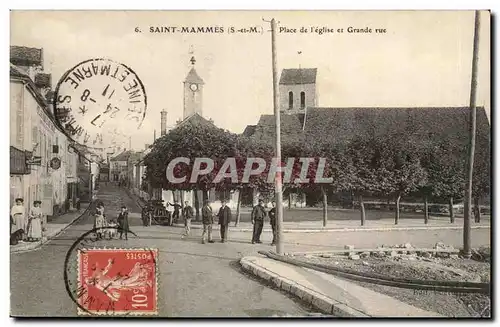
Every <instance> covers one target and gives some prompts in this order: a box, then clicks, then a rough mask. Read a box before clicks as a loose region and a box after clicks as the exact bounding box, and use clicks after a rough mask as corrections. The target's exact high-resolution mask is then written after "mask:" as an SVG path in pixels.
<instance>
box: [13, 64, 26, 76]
mask: <svg viewBox="0 0 500 327" xmlns="http://www.w3.org/2000/svg"><path fill="white" fill-rule="evenodd" d="M10 76H16V77H23V78H29V76H28V75H27V74H26V73H25V72H23V71H22V70H21V69H20V68H19V67H16V66H15V65H13V64H10Z"/></svg>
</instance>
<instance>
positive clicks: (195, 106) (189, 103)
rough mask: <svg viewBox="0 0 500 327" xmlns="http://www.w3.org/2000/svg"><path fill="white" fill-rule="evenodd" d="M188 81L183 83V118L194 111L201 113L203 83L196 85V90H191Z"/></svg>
mask: <svg viewBox="0 0 500 327" xmlns="http://www.w3.org/2000/svg"><path fill="white" fill-rule="evenodd" d="M189 86H190V83H184V118H187V117H189V116H190V115H192V114H194V113H199V114H200V115H201V113H202V107H201V106H202V103H203V85H198V91H196V92H193V91H192V90H191V89H190V88H189Z"/></svg>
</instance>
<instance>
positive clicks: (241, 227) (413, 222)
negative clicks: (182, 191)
mask: <svg viewBox="0 0 500 327" xmlns="http://www.w3.org/2000/svg"><path fill="white" fill-rule="evenodd" d="M181 221H182V220H181ZM173 226H176V227H184V223H183V222H181V223H177V224H174V225H173ZM191 228H193V229H201V228H203V225H202V224H201V222H198V221H192V222H191ZM212 228H213V230H219V229H220V226H219V225H218V224H217V218H215V219H214V224H213V227H212ZM462 228H463V219H461V218H456V219H455V223H453V224H451V223H450V222H449V221H447V220H445V219H430V220H429V223H428V224H424V222H423V219H402V220H400V221H399V224H398V225H394V219H380V220H368V221H366V223H365V226H361V225H360V222H359V221H356V220H331V221H328V223H327V226H326V227H323V222H322V221H295V222H286V221H285V222H284V223H283V232H285V233H317V232H357V231H398V230H401V231H403V230H443V229H462ZM472 228H473V229H476V228H490V221H489V220H487V219H484V220H483V221H482V222H481V223H474V222H472ZM229 230H230V231H234V232H252V231H253V225H252V224H251V223H249V222H240V223H239V224H238V226H237V227H235V226H234V222H232V223H231V225H230V226H229ZM263 231H264V232H272V229H271V226H270V225H269V220H265V221H264V228H263Z"/></svg>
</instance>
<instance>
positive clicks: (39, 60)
mask: <svg viewBox="0 0 500 327" xmlns="http://www.w3.org/2000/svg"><path fill="white" fill-rule="evenodd" d="M10 62H11V63H13V64H14V65H19V66H31V65H36V66H41V65H43V51H42V49H37V48H30V47H21V46H15V45H13V46H11V47H10Z"/></svg>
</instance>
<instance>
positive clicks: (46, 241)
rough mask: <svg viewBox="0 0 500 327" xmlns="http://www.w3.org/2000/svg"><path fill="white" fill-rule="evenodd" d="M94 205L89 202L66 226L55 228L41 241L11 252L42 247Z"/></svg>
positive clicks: (27, 244)
mask: <svg viewBox="0 0 500 327" xmlns="http://www.w3.org/2000/svg"><path fill="white" fill-rule="evenodd" d="M91 205H92V202H90V203H89V205H88V207H87V208H86V209H85V210H84V211H83V212H82V213H81V214H80V215H78V216H76V217H75V218H74V219H73V220H71V222H69V223H68V224H67V225H66V226H64V227H63V228H61V229H58V230H55V231H54V233H52V235H47V236H45V237H42V240H41V241H40V242H32V243H25V244H26V246H25V247H22V248H17V249H11V250H10V253H11V254H12V253H22V252H29V251H33V250H36V249H38V248H40V247H41V246H42V245H44V244H46V243H48V242H50V241H51V240H52V239H54V238H56V237H57V236H58V235H59V234H61V233H62V232H64V231H65V230H66V229H67V228H69V227H70V226H71V225H73V224H74V223H75V222H76V221H77V220H79V219H80V218H82V217H83V215H84V214H85V213H86V212H87V211H88V210H89V209H90V206H91Z"/></svg>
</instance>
